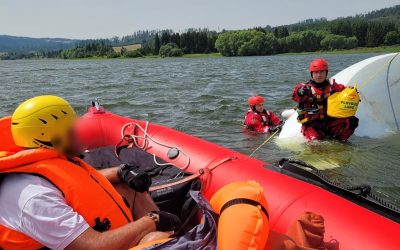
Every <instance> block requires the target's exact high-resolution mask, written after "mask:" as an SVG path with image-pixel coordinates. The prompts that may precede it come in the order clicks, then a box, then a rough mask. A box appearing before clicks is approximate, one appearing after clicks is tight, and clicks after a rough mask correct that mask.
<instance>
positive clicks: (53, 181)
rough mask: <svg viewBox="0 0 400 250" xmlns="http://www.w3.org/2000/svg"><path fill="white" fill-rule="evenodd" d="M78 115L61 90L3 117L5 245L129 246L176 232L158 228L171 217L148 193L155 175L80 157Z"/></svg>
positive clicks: (1, 245)
mask: <svg viewBox="0 0 400 250" xmlns="http://www.w3.org/2000/svg"><path fill="white" fill-rule="evenodd" d="M75 120H76V118H75V112H74V110H73V109H72V107H71V106H70V105H69V104H68V102H67V101H65V100H64V99H62V98H60V97H57V96H38V97H34V98H31V99H29V100H27V101H25V102H24V103H22V104H21V105H20V106H19V107H18V108H17V109H16V110H15V112H14V114H13V115H12V117H11V118H10V117H5V118H2V119H0V133H1V135H0V137H1V138H2V139H1V141H0V174H1V175H2V177H3V178H2V180H1V181H0V204H2V205H1V206H0V249H5V250H7V249H40V248H43V247H47V248H50V249H67V250H71V249H72V250H74V249H128V248H130V247H132V246H135V245H137V244H139V243H142V242H145V241H149V240H154V239H159V238H166V237H168V235H169V233H168V234H167V233H162V232H156V230H163V229H167V228H166V224H165V221H167V220H170V218H165V216H164V215H162V213H160V212H159V210H158V208H157V207H156V205H155V204H154V203H153V201H152V200H151V198H150V196H149V195H148V193H147V192H146V191H147V190H148V188H149V186H150V185H151V178H150V177H149V176H148V175H147V174H145V173H140V172H136V173H135V172H134V171H135V170H134V168H133V167H131V166H126V165H124V166H121V167H115V168H109V169H106V170H103V171H97V170H95V169H94V168H92V167H91V166H89V165H88V164H87V163H85V162H84V161H82V160H80V159H79V158H77V157H74V155H75V153H78V152H79V151H80V150H79V149H80V146H79V145H80V144H79V141H78V140H77V137H76V136H74V133H73V127H74V124H75ZM121 194H122V196H121ZM123 196H124V197H126V199H125V200H124V198H123ZM134 219H135V220H134ZM163 221H164V222H163Z"/></svg>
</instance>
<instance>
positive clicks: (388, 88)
mask: <svg viewBox="0 0 400 250" xmlns="http://www.w3.org/2000/svg"><path fill="white" fill-rule="evenodd" d="M399 54H400V53H397V54H396V55H395V56H394V57H393V58H392V59H391V60H390V62H389V66H388V68H387V72H386V86H387V90H388V95H389V102H390V107H391V108H392V112H393V118H394V122H395V123H396V127H397V130H400V128H399V123H398V121H397V117H396V112H395V111H394V107H393V101H392V95H391V92H390V84H389V72H390V66H392V62H393V60H394V59H395V58H396V57H397V56H398V55H399Z"/></svg>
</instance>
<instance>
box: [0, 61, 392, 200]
mask: <svg viewBox="0 0 400 250" xmlns="http://www.w3.org/2000/svg"><path fill="white" fill-rule="evenodd" d="M324 56H325V57H326V58H327V59H328V60H329V61H330V67H331V70H330V74H335V73H337V72H338V71H340V70H342V69H344V68H345V67H347V66H349V65H351V64H353V63H355V62H358V61H360V60H362V59H365V58H367V57H370V56H373V55H372V54H360V55H357V54H353V55H324ZM313 57H314V56H313V55H298V56H274V57H243V58H210V59H183V58H176V59H166V60H163V59H143V60H68V61H64V60H26V61H24V60H21V61H0V87H1V88H0V104H1V106H2V108H1V109H0V115H1V116H4V115H9V114H11V113H12V112H13V110H14V109H15V107H16V106H17V105H18V104H19V103H20V102H21V101H23V100H25V99H26V98H29V97H31V96H34V95H40V94H59V95H61V96H63V97H65V98H66V99H68V100H69V101H70V102H71V104H72V105H73V106H74V107H76V109H77V111H78V112H79V113H83V112H84V111H85V110H86V108H87V105H89V104H90V101H91V100H94V99H96V98H98V97H100V98H101V99H102V103H104V104H105V106H106V109H108V110H110V111H112V112H115V113H118V114H121V115H127V116H131V117H135V118H138V119H143V120H149V121H152V122H157V123H162V124H165V125H167V126H171V127H173V128H175V129H178V130H180V131H183V132H185V133H189V134H193V135H195V136H199V137H201V138H204V139H206V140H210V141H212V142H214V143H218V144H220V145H223V146H225V147H229V148H232V149H234V150H238V151H240V152H242V153H244V154H249V153H251V152H252V151H253V150H254V149H255V148H256V147H258V146H259V145H260V144H261V143H262V142H263V141H264V140H265V138H266V135H249V134H248V133H244V132H243V128H242V119H243V117H244V115H245V112H246V111H247V104H246V102H247V98H248V97H249V96H250V95H253V94H262V95H264V96H265V98H266V106H267V107H268V109H271V110H272V111H274V112H275V113H277V114H279V113H280V112H281V111H282V110H283V109H286V108H289V107H293V106H294V103H293V102H292V101H291V100H290V98H291V91H292V88H293V87H294V85H295V84H297V83H298V82H301V81H306V80H308V76H309V74H308V72H307V67H308V63H309V62H310V61H311V60H312V59H313ZM288 69H289V70H288ZM399 150H400V136H399V135H394V136H392V137H389V138H384V139H378V140H372V139H368V138H360V137H352V138H351V140H350V143H349V144H339V143H332V142H326V143H320V144H316V145H313V144H309V145H303V146H301V147H300V150H298V151H296V150H294V151H290V150H286V149H280V148H279V147H278V146H277V145H276V144H275V143H274V141H273V140H272V141H271V142H270V143H269V144H267V145H266V146H264V147H263V148H261V149H260V150H259V151H258V152H257V153H256V155H255V156H256V157H257V158H260V159H262V160H264V161H268V162H271V163H275V162H277V161H278V160H279V159H280V158H282V157H287V158H288V157H297V158H299V159H304V160H307V161H310V162H312V163H314V164H316V165H317V166H322V167H323V166H336V168H330V169H328V170H325V173H326V174H327V175H328V176H330V177H331V178H334V179H335V180H337V181H339V182H342V183H344V184H359V183H367V184H370V185H372V186H373V188H374V190H376V192H377V193H378V194H379V195H380V196H382V197H385V198H386V199H389V200H391V201H392V202H394V203H396V204H397V205H399V206H400V183H399V182H398V179H399V175H400V173H399V168H398V166H399V165H400V157H399V155H398V152H399Z"/></svg>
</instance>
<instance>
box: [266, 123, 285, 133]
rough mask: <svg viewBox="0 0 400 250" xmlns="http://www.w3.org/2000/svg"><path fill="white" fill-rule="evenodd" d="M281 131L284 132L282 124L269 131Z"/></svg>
mask: <svg viewBox="0 0 400 250" xmlns="http://www.w3.org/2000/svg"><path fill="white" fill-rule="evenodd" d="M281 130H282V124H278V125H276V126H274V127H271V128H270V129H269V131H270V132H276V131H281Z"/></svg>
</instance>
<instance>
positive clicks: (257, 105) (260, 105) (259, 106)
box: [254, 103, 264, 112]
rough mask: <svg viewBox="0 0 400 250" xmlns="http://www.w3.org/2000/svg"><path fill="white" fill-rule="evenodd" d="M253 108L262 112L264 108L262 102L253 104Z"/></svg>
mask: <svg viewBox="0 0 400 250" xmlns="http://www.w3.org/2000/svg"><path fill="white" fill-rule="evenodd" d="M254 108H255V109H256V111H257V112H263V110H264V103H261V104H256V105H254Z"/></svg>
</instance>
